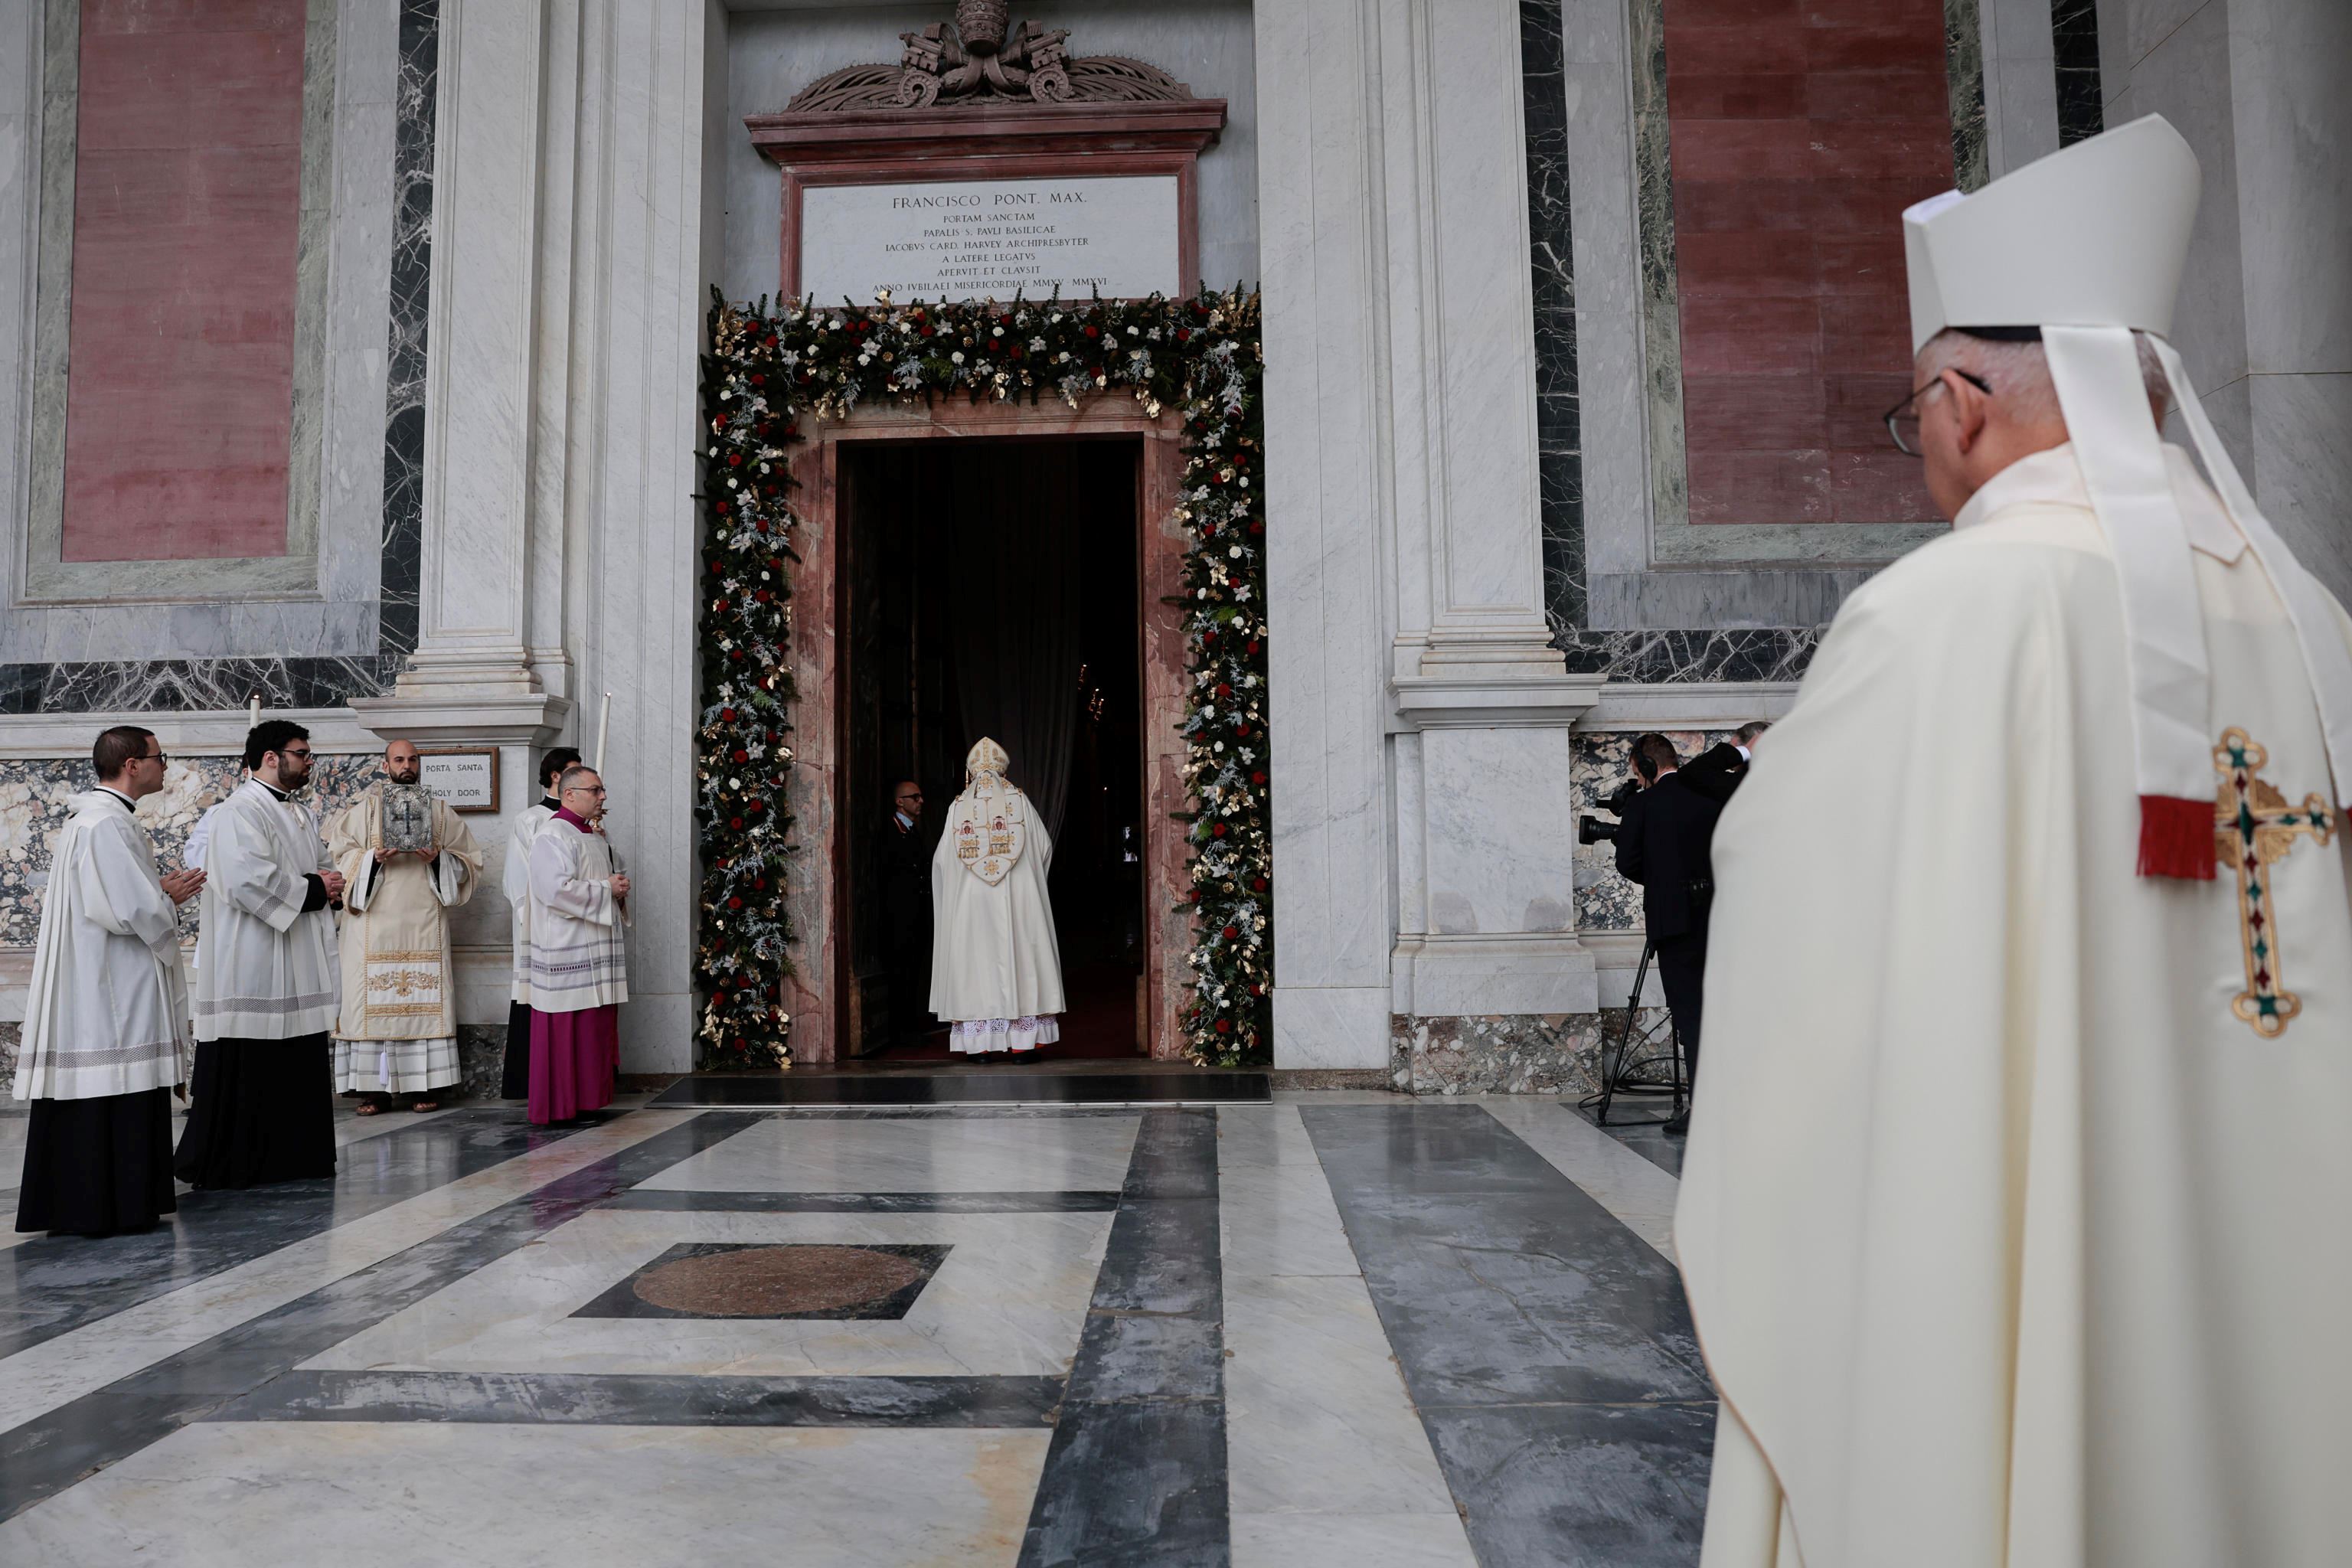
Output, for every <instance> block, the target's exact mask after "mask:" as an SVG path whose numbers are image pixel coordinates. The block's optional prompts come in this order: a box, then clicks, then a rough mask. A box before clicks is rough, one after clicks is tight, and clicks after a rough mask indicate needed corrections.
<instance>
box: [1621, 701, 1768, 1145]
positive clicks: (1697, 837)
mask: <svg viewBox="0 0 2352 1568" xmlns="http://www.w3.org/2000/svg"><path fill="white" fill-rule="evenodd" d="M1763 730H1764V726H1763V725H1762V724H1760V723H1758V724H1748V725H1744V726H1742V727H1741V729H1740V731H1739V732H1738V738H1737V739H1736V740H1732V741H1727V742H1723V743H1721V744H1719V745H1717V746H1715V747H1713V748H1712V749H1710V750H1709V751H1707V752H1706V753H1705V754H1703V755H1702V756H1701V757H1700V758H1699V759H1698V760H1697V762H1696V763H1693V764H1692V766H1691V768H1690V770H1689V773H1688V776H1687V777H1685V773H1684V772H1683V770H1682V760H1681V758H1680V757H1679V756H1678V755H1677V754H1676V753H1675V747H1674V742H1671V741H1669V740H1667V739H1666V738H1665V737H1664V735H1659V734H1647V735H1643V736H1641V737H1639V738H1637V739H1636V740H1635V741H1634V742H1633V768H1634V771H1635V772H1637V773H1640V774H1641V775H1642V779H1643V784H1644V786H1645V787H1644V788H1643V790H1642V792H1641V794H1639V795H1634V796H1633V798H1632V799H1631V800H1629V801H1628V802H1627V803H1626V805H1625V809H1624V811H1623V813H1622V818H1621V822H1620V826H1619V827H1618V830H1617V869H1618V872H1619V874H1621V875H1622V876H1623V877H1624V878H1626V879H1628V880H1629V881H1634V882H1639V883H1640V884H1641V885H1642V921H1643V925H1644V926H1645V927H1646V928H1647V930H1648V933H1649V938H1650V942H1651V943H1652V945H1653V946H1654V947H1655V949H1656V950H1657V954H1658V983H1659V984H1660V985H1661V986H1662V987H1664V991H1665V994H1666V1006H1667V1009H1668V1010H1669V1011H1670V1012H1672V1013H1673V1015H1674V1019H1675V1036H1676V1037H1677V1038H1679V1039H1680V1040H1681V1042H1682V1047H1683V1060H1684V1061H1685V1063H1686V1064H1687V1065H1688V1067H1689V1069H1690V1075H1691V1085H1692V1089H1693V1092H1694V1093H1696V1089H1697V1084H1698V1044H1699V1014H1700V1010H1701V1006H1702V1005H1703V1003H1704V1000H1705V994H1706V925H1707V915H1708V912H1709V909H1710V907H1711V906H1712V904H1713V902H1714V900H1715V867H1714V862H1713V858H1712V852H1711V851H1712V845H1713V841H1714V838H1715V822H1716V818H1717V817H1718V816H1721V815H1722V814H1723V807H1724V803H1725V802H1726V801H1727V800H1729V799H1730V798H1731V795H1732V793H1733V792H1734V791H1735V790H1737V789H1738V787H1739V781H1740V780H1741V779H1742V778H1743V777H1745V776H1746V775H1747V772H1748V758H1749V756H1750V754H1751V748H1752V746H1753V743H1754V742H1755V739H1756V737H1757V735H1759V734H1760V733H1761V732H1762V731H1763ZM1689 1124H1690V1119H1689V1113H1688V1112H1687V1111H1685V1113H1684V1114H1682V1115H1680V1116H1677V1117H1675V1119H1674V1120H1673V1121H1669V1122H1668V1123H1666V1128H1665V1130H1666V1131H1669V1132H1680V1131H1684V1130H1685V1128H1687V1127H1688V1126H1689Z"/></svg>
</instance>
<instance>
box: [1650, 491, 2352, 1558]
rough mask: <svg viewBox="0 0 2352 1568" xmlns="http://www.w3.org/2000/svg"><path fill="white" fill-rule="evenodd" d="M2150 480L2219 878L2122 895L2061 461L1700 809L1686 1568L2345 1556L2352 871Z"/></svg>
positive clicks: (2305, 753)
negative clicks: (2193, 696)
mask: <svg viewBox="0 0 2352 1568" xmlns="http://www.w3.org/2000/svg"><path fill="white" fill-rule="evenodd" d="M2168 465H2169V468H2170V474H2171V482H2172V484H2173V487H2174V489H2175V490H2176V492H2178V494H2179V500H2180V512H2181V516H2182V518H2183V521H2185V523H2186V524H2187V527H2188V531H2189V541H2190V543H2191V544H2192V545H2193V546H2194V549H2193V552H2192V554H2193V563H2194V571H2195V577H2196V586H2197V594H2198V598H2199V602H2200V616H2201V623H2202V630H2203V636H2204V642H2205V647H2206V650H2207V653H2208V657H2209V659H2210V670H2211V687H2210V720H2209V729H2210V738H2209V740H2210V768H2211V772H2210V775H2209V779H2208V789H2207V794H2206V796H2205V798H2207V799H2210V801H2211V802H2212V803H2213V805H2212V810H2213V816H2212V825H2211V839H2210V851H2209V852H2210V854H2211V855H2212V856H2213V865H2214V868H2215V869H2216V870H2217V871H2218V873H2219V875H2218V876H2217V878H2216V879H2213V880H2210V881H2189V880H2182V879H2177V878H2167V877H2148V876H2141V875H2137V855H2138V852H2139V847H2140V842H2141V824H2140V812H2139V806H2138V798H2139V795H2140V791H2139V790H2138V788H2137V787H2136V784H2135V773H2134V748H2133V733H2132V712H2133V703H2132V700H2131V685H2130V679H2129V676H2130V672H2129V669H2128V668H2127V664H2126V647H2127V646H2128V645H2127V642H2126V635H2125V633H2126V628H2125V626H2123V624H2122V621H2123V616H2122V600H2121V596H2120V595H2119V593H2118V590H2117V583H2116V571H2115V568H2114V565H2113V563H2112V558H2111V553H2110V552H2109V550H2108V548H2107V545H2106V543H2105V535H2104V533H2103V532H2102V530H2101V527H2100V525H2099V522H2098V521H2097V520H2096V518H2095V515H2094V514H2093V512H2092V510H2090V507H2089V504H2088V500H2087V498H2086V496H2085V494H2084V488H2083V484H2082V481H2081V479H2080V475H2079V471H2078V470H2077V468H2076V467H2075V464H2074V457H2073V454H2072V451H2071V449H2069V448H2065V447H2061V448H2058V449H2057V450H2055V451H2053V452H2048V453H2043V454H2040V455H2037V456H2036V457H2034V458H2028V459H2026V460H2024V461H2022V462H2020V463H2018V464H2016V465H2014V466H2012V467H2011V468H2010V469H2008V470H2006V471H2004V472H2003V473H2001V474H2000V475H1999V476H1997V477H1996V478H1995V479H1993V481H1992V482H1991V483H1990V484H1989V485H1988V486H1986V487H1985V489H1984V490H1983V491H1982V492H1980V493H1979V496H1978V497H1977V498H1976V500H1972V501H1971V502H1970V503H1969V507H1968V508H1967V509H1966V510H1963V511H1962V512H1961V514H1960V517H1959V519H1958V524H1959V526H1958V530H1957V531H1956V532H1955V533H1954V534H1953V535H1952V536H1951V537H1949V538H1948V539H1944V540H1941V541H1938V542H1935V543H1933V544H1930V545H1927V547H1926V548H1924V549H1921V550H1919V551H1917V552H1915V553H1913V554H1912V555H1910V556H1909V557H1907V558H1906V559H1905V560H1903V561H1901V562H1899V563H1896V564H1895V565H1894V566H1892V567H1890V568H1888V569H1887V570H1886V571H1885V573H1884V574H1881V575H1880V576H1879V577H1878V578H1876V579H1875V580H1874V581H1873V582H1872V583H1870V584H1867V585H1866V586H1864V588H1862V589H1861V590H1860V591H1859V592H1857V593H1856V594H1855V595H1853V597H1852V598H1851V599H1849V600H1848V601H1847V603H1846V605H1845V607H1844V609H1843V611H1842V612H1841V613H1840V615H1839V616H1838V618H1837V621H1836V624H1835V626H1833V627H1832V629H1831V631H1830V634H1829V636H1828V637H1827V638H1826V639H1825V640H1824V642H1823V643H1822V648H1821V652H1820V654H1819V656H1818V657H1817V658H1815V660H1814V662H1813V665H1812V668H1811V671H1810V672H1809V673H1808V674H1807V676H1806V677H1805V680H1804V685H1803V688H1802V689H1801V692H1800V693H1799V696H1798V700H1797V703H1796V707H1795V709H1794V710H1793V711H1792V712H1791V713H1790V715H1789V717H1788V718H1787V719H1786V720H1785V721H1782V722H1781V723H1780V724H1779V725H1777V726H1775V727H1774V729H1773V731H1772V732H1771V733H1770V734H1769V735H1768V736H1766V737H1765V738H1764V740H1763V742H1762V743H1761V744H1760V745H1759V747H1758V749H1757V753H1756V763H1755V766H1754V771H1753V773H1752V774H1751V776H1750V777H1749V779H1748V782H1747V783H1746V784H1744V785H1743V786H1742V787H1741V789H1740V791H1739V793H1738V795H1736V796H1735V797H1734V798H1733V800H1732V802H1731V804H1730V805H1729V806H1728V807H1727V809H1726V811H1725V812H1724V815H1723V818H1722V821H1721V824H1720V826H1718V828H1717V833H1716V838H1715V853H1714V858H1715V871H1716V879H1717V902H1716V907H1715V920H1714V931H1713V934H1712V937H1711V940H1710V942H1709V953H1708V967H1707V975H1706V986H1707V1013H1708V1016H1709V1018H1710V1019H1711V1020H1715V1021H1714V1022H1712V1023H1711V1024H1710V1026H1709V1029H1708V1032H1707V1048H1706V1064H1705V1070H1704V1072H1703V1074H1702V1075H1701V1079H1700V1082H1699V1086H1698V1090H1697V1095H1696V1110H1695V1113H1694V1117H1693V1121H1692V1125H1691V1134H1690V1144H1689V1149H1688V1154H1687V1158H1686V1160H1685V1168H1684V1177H1683V1185H1682V1194H1681V1200H1680V1206H1679V1208H1678V1210H1677V1213H1676V1215H1675V1245H1676V1248H1677V1251H1678V1253H1679V1255H1680V1258H1681V1261H1682V1266H1683V1270H1684V1276H1685V1283H1686V1285H1687V1288H1688V1291H1689V1297H1690V1303H1691V1310H1692V1313H1693V1316H1694V1319H1695V1321H1696V1325H1697V1330H1698V1337H1699V1340H1700V1342H1701V1344H1702V1345H1703V1346H1704V1348H1705V1350H1706V1357H1707V1363H1708V1367H1709V1369H1710V1371H1711V1372H1712V1373H1713V1374H1714V1377H1715V1379H1716V1383H1717V1387H1718V1388H1719V1390H1720V1391H1721V1394H1722V1395H1723V1402H1724V1403H1723V1410H1724V1414H1723V1415H1722V1418H1721V1425H1722V1429H1721V1433H1720V1436H1718V1440H1717V1458H1716V1470H1715V1479H1714V1483H1713V1491H1712V1499H1711V1501H1710V1504H1709V1508H1710V1513H1709V1521H1708V1530H1707V1536H1706V1551H1705V1554H1704V1556H1703V1558H1702V1563H1704V1565H1705V1568H1764V1565H1768V1564H1769V1565H1774V1568H1797V1564H1798V1563H1799V1562H1800V1561H1801V1563H1803V1564H1804V1565H1805V1568H1891V1565H1895V1564H1900V1565H1902V1568H2076V1565H2080V1564H2097V1565H2100V1568H2215V1565H2219V1564H2224V1563H2227V1564H2249V1565H2254V1564H2260V1565H2265V1568H2270V1565H2279V1568H2284V1565H2289V1564H2294V1565H2304V1564H2309V1565H2313V1568H2317V1565H2320V1564H2326V1563H2337V1562H2342V1561H2344V1560H2345V1553H2346V1551H2347V1542H2352V1486H2347V1484H2346V1482H2345V1473H2346V1468H2347V1461H2352V1437H2347V1435H2346V1426H2345V1412H2346V1410H2347V1409H2352V1337H2347V1334H2346V1332H2345V1323H2346V1319H2347V1311H2352V1226H2347V1225H2346V1224H2345V1223H2343V1216H2344V1215H2346V1214H2347V1212H2352V1135H2347V1127H2352V895H2347V836H2346V834H2345V833H2344V832H2343V824H2342V823H2341V822H2340V821H2339V820H2337V818H2336V815H2335V813H2334V812H2333V810H2332V809H2331V807H2330V805H2329V799H2330V794H2329V789H2330V773H2329V767H2328V761H2327V757H2326V752H2325V749H2324V739H2323V735H2322V730H2321V725H2320V722H2319V712H2318V709H2317V707H2316V705H2315V702H2314V700H2313V696H2312V684H2311V679H2310V677H2309V675H2308V674H2307V672H2306V668H2305V659H2304V657H2303V654H2302V652H2301V650H2300V647H2299V645H2298V641H2297V637H2296V634H2295V630H2294V626H2293V625H2292V624H2290V621H2289V618H2288V616H2287V614H2286V610H2285V607H2284V605H2283V604H2282V602H2281V597H2280V595H2279V594H2278V593H2277V592H2276V591H2275V590H2274V589H2273V585H2272V584H2271V581H2270V579H2269V578H2268V576H2267V575H2266V574H2265V573H2264V571H2263V567H2262V566H2261V564H2260V563H2259V561H2258V560H2257V559H2256V557H2255V555H2254V553H2253V552H2252V551H2251V550H2248V549H2246V548H2245V547H2244V542H2243V540H2242V538H2241V537H2240V536H2239V535H2238V533H2237V532H2236V531H2235V529H2234V528H2233V527H2232V525H2231V520H2230V518H2229V515H2228V514H2227V513H2226V512H2224V511H2223V510H2221V507H2220V506H2219V504H2218V503H2217V501H2216V500H2215V499H2214V498H2213V496H2212V495H2211V493H2210V491H2209V490H2207V489H2205V488H2204V486H2203V485H2202V483H2201V482H2200V480H2198V479H2196V478H2195V477H2194V476H2193V474H2191V473H2190V472H2189V468H2188V465H2187V463H2186V460H2185V459H2184V458H2179V457H2178V456H2177V455H2175V456H2173V457H2171V458H2168ZM2328 608H2329V611H2330V614H2331V616H2332V617H2333V621H2334V626H2333V631H2334V634H2335V635H2336V636H2339V637H2344V638H2345V639H2346V640H2347V644H2352V621H2347V619H2346V618H2345V616H2344V614H2343V612H2342V610H2341V609H2340V608H2339V607H2336V606H2335V605H2332V604H2330V605H2329V606H2328Z"/></svg>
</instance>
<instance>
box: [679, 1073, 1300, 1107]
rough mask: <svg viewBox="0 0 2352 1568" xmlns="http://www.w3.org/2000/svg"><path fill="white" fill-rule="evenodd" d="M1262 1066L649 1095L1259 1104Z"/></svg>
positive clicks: (836, 1079)
mask: <svg viewBox="0 0 2352 1568" xmlns="http://www.w3.org/2000/svg"><path fill="white" fill-rule="evenodd" d="M1273 1098H1274V1097H1273V1092H1272V1086H1271V1083H1270V1082H1269V1080H1268V1079H1267V1076H1266V1075H1265V1073H1263V1072H1249V1071H1233V1070H1226V1069H1223V1068H1193V1067H1186V1068H1152V1069H1150V1070H1140V1071H1139V1070H1127V1071H1108V1072H1107V1071H1099V1070H1096V1071H1084V1072H1053V1071H1048V1070H1042V1069H1034V1068H1033V1069H1029V1070H1025V1071H1020V1070H1014V1071H1008V1070H1005V1069H1003V1068H997V1069H994V1070H990V1069H981V1070H978V1071H972V1070H958V1069H955V1068H937V1069H933V1070H930V1071H893V1072H873V1071H866V1072H856V1071H852V1072H828V1071H822V1070H818V1071H812V1070H810V1069H808V1068H795V1069H793V1071H790V1072H761V1073H696V1074H694V1075H692V1076H691V1077H688V1078H682V1079H678V1080H677V1082H675V1083H673V1084H671V1085H670V1086H669V1087H668V1088H667V1089H663V1090H662V1091H661V1092H660V1093H659V1094H656V1096H654V1098H653V1100H652V1101H651V1102H650V1103H651V1104H653V1105H655V1106H664V1107H667V1106H711V1105H727V1106H766V1105H773V1106H784V1107H800V1106H805V1107H809V1108H812V1109H814V1108H816V1107H833V1106H858V1105H972V1106H1018V1105H1102V1106H1182V1105H1252V1104H1256V1105H1263V1104H1266V1103H1268V1102H1269V1101H1271V1100H1272V1099H1273Z"/></svg>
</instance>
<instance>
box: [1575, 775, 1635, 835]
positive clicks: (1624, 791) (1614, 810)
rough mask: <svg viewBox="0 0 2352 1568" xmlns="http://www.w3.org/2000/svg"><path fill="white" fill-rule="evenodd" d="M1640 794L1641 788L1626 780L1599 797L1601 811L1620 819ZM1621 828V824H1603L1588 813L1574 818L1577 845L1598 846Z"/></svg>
mask: <svg viewBox="0 0 2352 1568" xmlns="http://www.w3.org/2000/svg"><path fill="white" fill-rule="evenodd" d="M1641 793H1642V786H1641V785H1640V784H1637V783H1635V782H1634V781H1633V780H1632V779H1627V780H1626V781H1625V782H1624V783H1623V784H1619V785H1618V786H1617V787H1616V788H1615V789H1613V790H1611V791H1610V792H1609V793H1608V794H1607V795H1603V796H1601V810H1603V811H1605V812H1607V813H1608V814H1609V815H1610V816H1616V817H1622V816H1624V815H1625V807H1626V806H1627V805H1631V804H1632V803H1633V797H1634V796H1635V795H1639V794H1641ZM1622 826H1624V824H1623V823H1622V822H1603V821H1601V819H1600V818H1599V817H1597V816H1593V815H1592V814H1591V813H1590V812H1582V813H1580V814H1579V815H1578V816H1577V818H1576V841H1577V842H1578V843H1579V844H1598V843H1600V842H1601V840H1602V839H1604V838H1614V837H1617V830H1618V829H1619V828H1620V827H1622Z"/></svg>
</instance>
